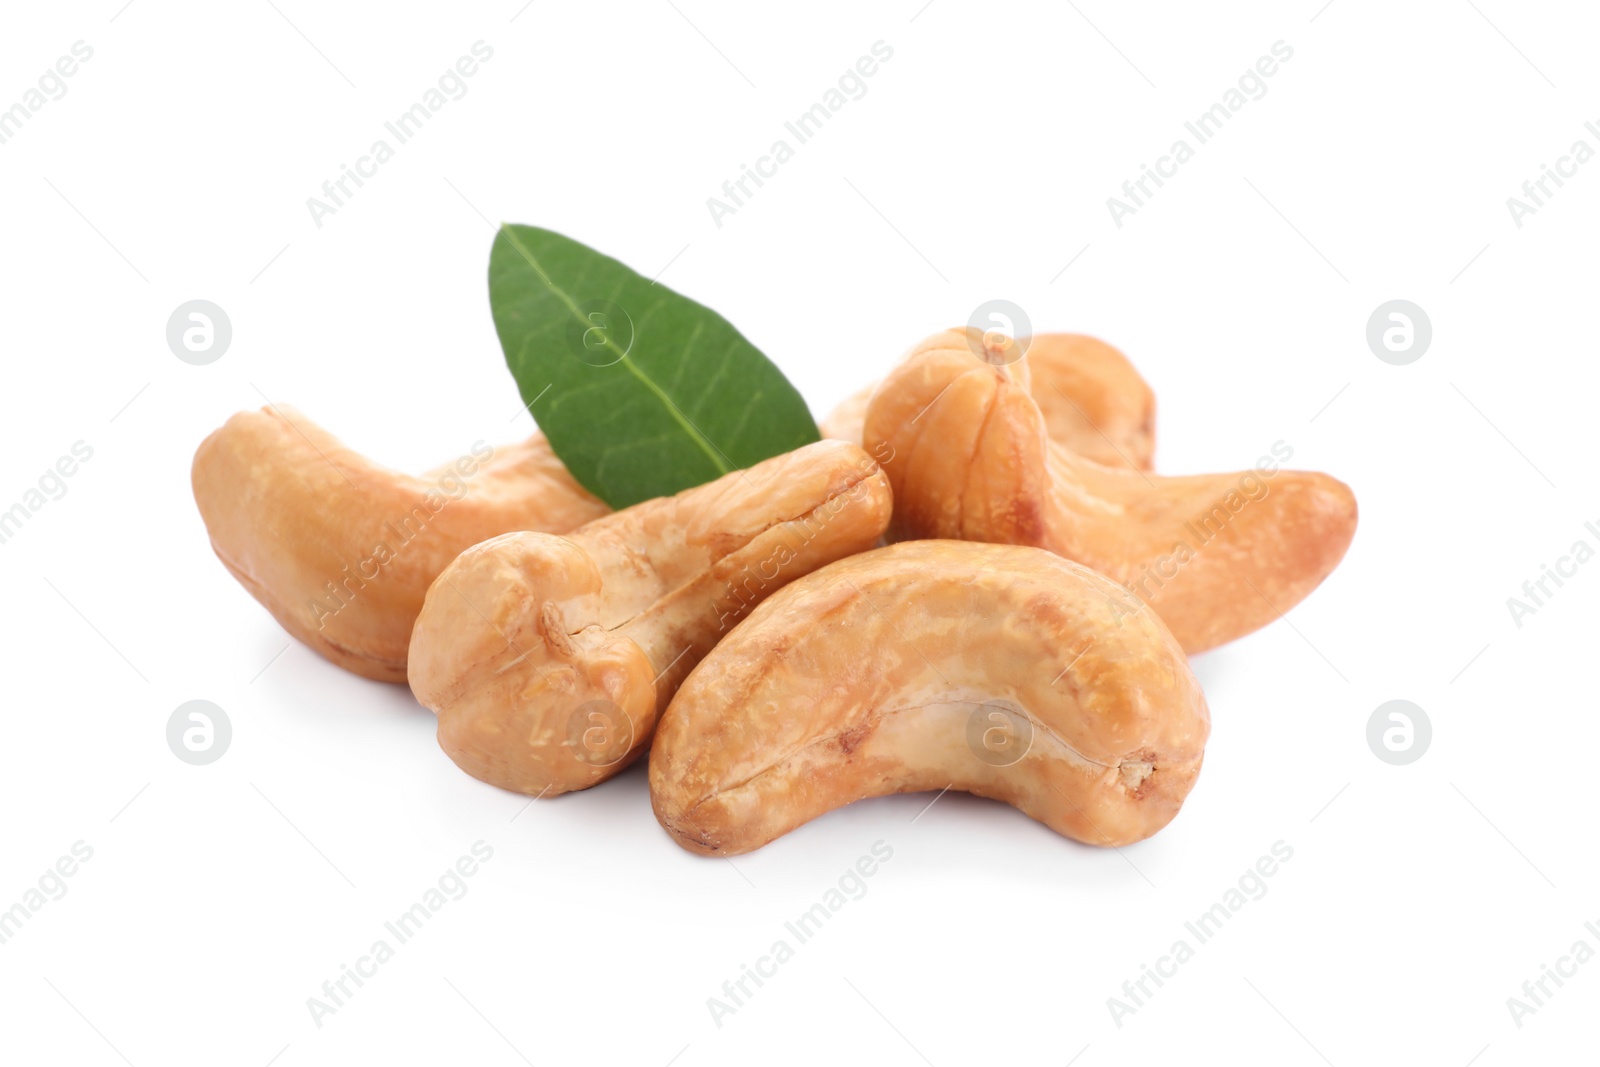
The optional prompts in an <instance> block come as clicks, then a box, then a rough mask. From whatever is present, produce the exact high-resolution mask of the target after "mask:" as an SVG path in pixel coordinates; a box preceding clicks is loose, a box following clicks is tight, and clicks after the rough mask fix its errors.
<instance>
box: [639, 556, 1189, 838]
mask: <svg viewBox="0 0 1600 1067" xmlns="http://www.w3.org/2000/svg"><path fill="white" fill-rule="evenodd" d="M1209 728H1210V716H1209V713H1208V711H1207V709H1206V703H1205V697H1204V696H1203V695H1202V693H1201V691H1200V686H1199V684H1198V683H1197V682H1196V681H1195V678H1194V675H1193V674H1191V673H1190V671H1189V666H1188V662H1187V660H1186V659H1185V658H1184V654H1183V650H1182V649H1181V648H1179V647H1178V643H1177V641H1175V640H1174V639H1173V637H1172V634H1171V633H1169V632H1168V630H1167V628H1166V626H1165V625H1163V624H1162V622H1161V621H1160V619H1158V618H1157V617H1156V615H1155V613H1154V612H1152V611H1151V610H1150V609H1149V608H1148V607H1147V606H1145V605H1144V604H1143V603H1142V602H1141V601H1140V600H1139V599H1138V598H1137V597H1135V596H1133V595H1132V594H1130V593H1129V592H1128V591H1127V590H1126V589H1124V588H1122V587H1121V586H1119V585H1117V584H1116V583H1115V582H1112V581H1110V580H1108V579H1106V578H1104V577H1102V576H1101V575H1098V574H1096V573H1094V572H1093V571H1090V570H1088V569H1087V568H1084V567H1081V566H1079V565H1078V564H1075V563H1071V562H1068V561H1067V560H1064V559H1061V558H1060V557H1059V556H1055V555H1052V554H1051V553H1049V552H1045V551H1043V550H1041V549H1037V548H1025V547H1018V546H1009V545H984V544H974V543H970V542H960V541H910V542H906V543H903V544H898V545H893V546H890V547H888V548H882V549H878V550H876V551H873V552H868V553H864V554H862V555H859V556H855V557H852V558H850V559H847V560H843V561H841V562H839V563H835V564H833V565H832V566H829V567H825V568H823V569H822V570H820V571H817V572H816V573H815V574H811V575H808V576H807V577H805V578H802V579H800V580H798V581H796V582H794V583H792V584H790V585H789V586H787V587H786V588H784V589H782V590H780V591H779V592H777V593H776V594H774V595H773V596H771V597H768V598H767V600H766V601H765V602H764V603H763V604H762V605H761V606H760V607H758V608H756V610H755V611H753V612H752V613H751V614H750V617H749V618H748V619H746V620H745V621H744V622H743V623H741V624H740V625H739V627H738V628H737V629H735V630H734V631H733V633H732V634H730V635H729V636H728V637H726V638H724V639H723V640H722V642H721V643H720V644H718V645H717V647H716V648H715V649H714V650H713V651H712V652H711V654H710V655H708V656H707V657H706V658H705V659H704V660H702V661H701V663H700V666H699V667H697V668H696V669H695V671H694V673H693V674H692V675H690V676H689V678H688V680H687V681H686V682H685V683H684V684H683V686H682V687H681V688H680V689H679V690H678V695H677V696H676V697H675V698H674V699H673V701H672V704H671V706H670V707H669V708H668V709H667V712H666V715H665V716H664V717H663V719H662V722H661V725H660V728H659V730H658V732H657V735H656V741H655V747H654V748H653V749H652V751H651V754H650V799H651V803H652V805H653V806H654V808H655V812H656V818H657V819H658V820H660V822H661V825H662V826H664V827H665V828H666V829H667V832H668V833H670V834H671V835H672V836H673V838H674V839H675V840H677V842H678V843H679V844H680V845H682V846H683V847H684V848H686V849H688V850H689V851H691V852H698V853H704V854H710V855H734V854H737V853H741V852H748V851H750V850H751V849H754V848H759V847H760V846H761V845H764V844H766V843H767V842H769V841H772V840H773V839H774V838H777V837H779V836H781V835H783V834H785V833H788V832H789V831H790V830H792V829H794V828H795V827H797V826H799V825H801V824H802V823H805V822H807V821H808V820H810V819H814V818H816V817H817V816H818V815H821V814H823V813H824V812H828V811H832V810H833V809H835V808H838V807H842V806H843V805H845V804H849V803H851V802H852V801H855V800H860V799H862V798H865V797H875V796H883V795H885V794H889V793H905V792H917V791H922V790H939V789H944V788H946V787H949V788H952V789H959V790H965V791H966V792H969V793H976V794H978V795H980V796H986V797H993V798H995V799H997V800H1003V801H1005V802H1006V803H1008V804H1011V805H1013V806H1014V807H1016V808H1019V809H1020V810H1021V811H1023V812H1024V813H1025V814H1027V815H1029V816H1032V817H1033V818H1035V819H1038V820H1039V821H1040V822H1042V823H1044V824H1045V825H1047V826H1049V827H1050V828H1051V829H1053V830H1055V831H1057V832H1058V833H1062V834H1065V835H1067V836H1068V837H1072V838H1076V839H1077V840H1079V841H1084V842H1088V843H1091V844H1096V845H1125V844H1128V843H1130V842H1133V841H1138V840H1140V839H1142V838H1145V837H1148V836H1150V835H1151V834H1153V833H1155V832H1156V831H1157V830H1159V829H1161V828H1162V827H1163V826H1165V825H1166V824H1167V823H1168V822H1169V821H1171V819H1172V818H1173V816H1174V815H1176V814H1177V812H1178V808H1179V807H1180V806H1181V805H1182V803H1183V800H1184V797H1185V796H1187V795H1188V793H1189V789H1190V787H1191V786H1192V785H1193V784H1194V781H1195V778H1196V776H1197V775H1198V774H1199V771H1200V761H1201V756H1202V752H1203V749H1204V746H1205V741H1206V735H1207V732H1208V730H1209Z"/></svg>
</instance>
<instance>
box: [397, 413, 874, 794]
mask: <svg viewBox="0 0 1600 1067" xmlns="http://www.w3.org/2000/svg"><path fill="white" fill-rule="evenodd" d="M891 510H892V502H891V499H890V495H889V486H888V480H887V478H885V477H884V474H883V472H882V471H881V470H879V469H878V466H877V464H876V463H874V462H873V460H872V459H871V458H870V457H868V456H867V454H866V453H865V452H863V451H861V449H859V448H857V447H856V446H855V445H851V444H847V443H845V442H843V441H819V442H817V443H816V444H812V445H807V446H806V447H804V448H801V449H798V450H796V451H794V452H790V453H788V454H786V455H782V456H777V457H775V458H773V459H769V460H767V461H765V462H763V463H758V464H756V465H755V466H753V467H751V468H750V469H749V470H746V471H735V472H734V473H732V474H728V475H725V476H723V477H722V478H720V479H718V480H717V481H714V482H712V483H710V484H709V485H703V486H700V487H698V488H694V489H688V490H685V491H684V492H682V493H679V494H678V495H677V496H673V497H664V498H659V499H656V500H649V501H645V502H644V503H642V504H637V505H635V506H633V507H631V508H627V509H625V510H623V511H619V512H616V513H615V514H612V515H608V516H606V517H605V518H603V519H599V520H597V521H595V522H592V523H590V524H588V525H587V526H584V527H581V528H580V529H578V530H576V531H575V532H573V533H571V534H568V535H567V536H565V537H556V536H552V535H548V534H535V533H514V534H506V535H504V536H501V537H496V538H494V539H492V540H490V541H487V542H485V543H484V544H481V545H477V546H475V547H473V548H470V549H468V550H467V551H466V552H464V553H462V555H461V556H460V558H459V559H457V560H456V561H455V562H454V563H452V564H450V566H448V567H447V568H445V570H444V573H442V574H441V575H440V576H439V580H438V581H436V582H435V583H434V584H433V587H432V588H431V589H430V590H429V591H428V596H427V600H426V602H425V603H424V605H423V608H422V614H421V615H420V617H419V618H418V619H417V625H416V630H415V632H414V633H413V635H412V638H411V688H412V690H413V691H414V692H415V693H416V696H417V699H418V700H420V701H421V702H422V703H423V704H425V705H427V706H428V707H429V708H432V709H433V710H434V711H436V712H438V714H439V744H440V747H442V748H443V749H444V750H445V752H446V753H448V754H449V756H450V758H451V759H452V760H454V761H455V762H456V764H457V765H458V766H459V767H461V769H462V770H464V771H466V772H467V773H468V774H470V775H472V776H473V777H475V778H480V779H482V780H483V781H485V782H489V783H491V784H493V785H497V786H500V787H502V788H504V789H510V790H513V791H516V792H520V793H528V794H532V795H537V796H546V795H549V796H554V795H556V794H558V793H564V792H567V791H569V790H573V789H584V788H587V787H588V786H591V785H594V784H595V783H597V782H600V781H603V780H605V779H606V778H609V777H611V776H612V775H613V774H616V773H617V772H618V771H620V770H621V769H622V768H624V767H626V766H627V765H628V764H629V763H631V762H632V761H633V760H634V759H635V758H637V757H638V756H639V755H640V754H641V753H642V752H644V750H645V749H646V748H647V747H648V746H649V743H650V738H651V735H652V733H653V732H654V729H655V724H656V719H657V716H658V715H659V713H660V711H661V709H664V708H665V707H666V705H667V702H668V701H669V700H670V699H671V698H672V694H673V693H674V692H676V690H677V688H678V685H679V683H680V682H681V681H682V680H683V679H684V677H686V676H687V675H688V673H689V671H690V670H691V669H692V668H693V667H694V665H695V664H696V663H698V662H699V661H700V659H701V657H703V656H704V655H705V654H706V652H707V651H709V650H710V649H711V647H712V645H714V644H715V643H716V642H717V640H718V639H719V638H721V637H722V636H723V635H724V634H726V633H727V632H728V631H729V630H730V629H731V628H732V627H733V625H734V624H735V623H736V622H737V621H738V620H739V619H740V618H742V617H743V616H744V615H745V614H746V613H747V612H748V611H749V610H750V608H751V607H753V606H754V605H755V604H757V603H758V602H760V601H761V600H762V599H763V598H764V597H766V596H767V595H769V594H770V593H772V592H773V591H774V590H776V589H778V588H779V587H780V586H782V585H784V584H785V583H787V582H789V581H791V580H793V579H794V578H797V577H799V576H800V575H803V574H807V573H809V572H810V571H813V570H815V569H816V568H818V567H820V566H822V565H824V564H827V563H831V562H833V561H834V560H836V559H840V558H842V557H844V556H848V555H850V554H852V553H855V552H860V551H863V550H865V549H867V548H870V547H871V546H872V545H873V543H874V542H875V541H876V540H877V539H878V537H879V535H881V534H882V533H883V530H884V528H885V526H886V525H887V524H888V521H889V515H890V512H891Z"/></svg>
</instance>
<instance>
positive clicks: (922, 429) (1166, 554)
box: [865, 330, 1356, 653]
mask: <svg viewBox="0 0 1600 1067" xmlns="http://www.w3.org/2000/svg"><path fill="white" fill-rule="evenodd" d="M989 338H990V340H989V343H990V345H991V350H990V351H989V352H988V355H989V357H990V359H992V361H993V362H985V361H984V360H981V359H979V358H978V357H977V356H975V355H974V354H973V351H974V350H973V348H972V347H969V341H972V340H973V334H972V333H970V332H968V331H965V330H950V331H946V332H945V333H942V334H938V335H936V336H934V337H932V338H930V339H928V340H927V341H924V342H923V343H922V344H921V345H919V346H917V348H916V349H915V350H914V354H913V355H912V356H911V358H910V359H908V360H907V361H906V362H904V363H902V364H901V365H900V366H899V367H897V368H896V369H895V371H894V372H893V373H892V374H890V376H889V377H888V378H886V379H885V380H884V383H883V385H882V386H881V387H880V388H879V390H878V391H877V392H876V393H875V394H873V399H872V404H871V407H870V408H869V410H868V412H867V421H866V427H865V440H866V445H867V447H868V448H869V449H870V450H872V451H873V452H874V454H876V455H881V456H884V457H886V459H885V463H884V470H885V471H886V472H887V473H888V475H889V479H890V481H891V482H892V483H893V485H894V494H895V516H894V521H893V523H892V526H891V529H890V540H898V539H905V538H914V537H955V538H961V539H963V540H971V541H993V542H997V543H1001V544H1019V545H1037V546H1040V547H1043V548H1048V549H1050V550H1051V551H1052V552H1056V553H1058V554H1060V555H1062V556H1065V557H1066V558H1067V559H1071V560H1076V561H1077V562H1079V563H1082V564H1084V565H1085V566H1088V567H1091V568H1093V569H1094V570H1097V571H1099V572H1101V573H1102V574H1105V575H1108V576H1109V577H1111V578H1114V579H1115V580H1117V581H1119V582H1121V583H1123V584H1124V585H1126V586H1128V587H1129V588H1131V589H1133V590H1134V591H1135V592H1137V593H1138V594H1139V595H1140V596H1141V597H1143V598H1144V599H1145V600H1147V601H1148V602H1149V603H1150V605H1151V606H1152V607H1154V608H1155V609H1156V611H1158V612H1159V613H1160V614H1161V618H1162V619H1163V620H1164V621H1165V622H1166V624H1167V625H1168V626H1169V627H1170V628H1171V630H1172V632H1173V634H1174V635H1176V636H1177V638H1178V641H1179V642H1180V643H1181V644H1182V645H1183V647H1184V649H1185V650H1186V651H1188V652H1191V653H1193V652H1200V651H1203V650H1205V649H1208V648H1213V647H1215V646H1217V645H1220V644H1223V643H1225V642H1227V641H1232V640H1233V639H1235V638H1237V637H1242V636H1243V635H1245V634H1247V633H1249V632H1251V631H1252V630H1255V629H1258V628H1260V627H1261V626H1264V625H1266V624H1267V623H1269V622H1271V621H1272V620H1273V619H1275V618H1277V617H1278V615H1279V614H1280V613H1281V612H1284V611H1288V610H1289V609H1290V608H1291V607H1293V606H1294V605H1295V604H1297V603H1299V602H1300V601H1301V600H1302V599H1304V598H1305V597H1306V596H1307V595H1308V594H1309V593H1310V592H1311V591H1312V590H1313V589H1315V588H1316V587H1317V585H1318V584H1319V583H1320V582H1321V581H1322V580H1323V579H1324V578H1325V577H1327V575H1328V574H1329V572H1331V571H1332V570H1333V568H1334V567H1335V566H1336V565H1337V564H1338V563H1339V560H1340V559H1342V558H1343V556H1344V553H1345V549H1346V548H1348V547H1349V545H1350V539H1351V538H1352V537H1353V536H1354V534H1355V528H1356V501H1355V497H1354V495H1352V494H1351V492H1350V489H1349V487H1348V486H1346V485H1345V484H1344V483H1343V482H1340V481H1337V480H1335V479H1333V478H1330V477H1328V476H1327V475H1325V474H1314V473H1304V472H1299V471H1280V470H1278V469H1277V466H1276V463H1275V462H1274V463H1272V464H1267V465H1265V466H1260V467H1258V468H1257V469H1256V470H1251V471H1245V472H1242V473H1236V474H1210V475H1199V476H1193V477H1179V478H1171V477H1162V476H1161V475H1156V474H1144V473H1142V472H1138V471H1129V470H1115V469H1112V468H1109V467H1103V466H1101V465H1100V464H1098V463H1094V462H1091V461H1089V460H1086V459H1083V458H1082V457H1080V456H1077V455H1074V454H1073V453H1072V452H1071V451H1070V450H1069V449H1066V448H1063V447H1062V446H1060V445H1059V444H1056V443H1055V442H1053V441H1051V440H1050V439H1049V438H1048V437H1047V436H1046V434H1045V431H1044V420H1043V416H1042V415H1041V414H1040V412H1039V406H1038V405H1037V404H1036V403H1034V401H1033V399H1032V397H1031V396H1030V395H1029V392H1028V388H1027V381H1028V374H1029V367H1028V360H1026V359H1023V360H1015V359H1014V357H1015V354H1016V353H1015V349H1014V348H1013V347H1011V346H1012V345H1014V342H1010V341H1009V340H1006V339H1004V338H998V337H997V336H996V335H992V334H991V335H989ZM975 343H976V344H978V346H979V347H980V349H981V347H982V344H983V342H982V340H981V337H980V339H979V340H977V341H976V342H975Z"/></svg>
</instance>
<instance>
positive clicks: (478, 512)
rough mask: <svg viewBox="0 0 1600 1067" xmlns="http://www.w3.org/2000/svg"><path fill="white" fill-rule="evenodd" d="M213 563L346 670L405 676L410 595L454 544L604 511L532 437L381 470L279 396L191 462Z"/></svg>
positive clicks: (221, 433) (554, 526) (457, 547)
mask: <svg viewBox="0 0 1600 1067" xmlns="http://www.w3.org/2000/svg"><path fill="white" fill-rule="evenodd" d="M191 479H192V482H193V485H194V499H195V503H196V504H198V505H199V507H200V516H201V518H202V519H204V520H205V524H206V530H207V531H208V532H209V533H210V535H211V547H212V548H213V549H214V550H215V551H216V553H217V557H218V558H219V559H221V560H222V563H223V566H225V567H227V568H228V570H229V572H231V573H232V574H233V576H234V577H235V578H237V579H238V580H239V583H240V584H241V585H243V586H244V587H245V589H247V590H249V592H250V595H251V596H253V597H255V598H256V599H257V600H258V601H260V602H261V604H262V606H263V607H265V608H266V609H267V610H268V611H270V612H271V613H272V616H273V618H275V619H277V620H278V622H279V624H280V625H282V626H283V628H284V629H285V630H288V631H289V633H290V634H291V635H292V636H294V637H295V638H297V639H299V640H300V641H303V642H304V643H305V644H307V645H309V646H311V647H312V648H313V649H315V650H316V651H317V652H319V653H321V654H322V655H323V656H326V657H327V658H328V659H330V660H332V661H333V662H334V663H337V664H338V665H339V666H341V667H344V668H345V669H346V670H350V671H354V672H355V673H356V674H359V675H362V676H364V677H367V678H373V679H376V680H378V681H381V682H403V681H405V680H406V646H407V645H408V644H409V643H410V641H411V624H412V623H413V622H415V621H416V618H417V612H418V611H420V610H421V609H422V597H423V595H424V594H425V593H426V592H427V591H428V586H429V584H430V583H432V581H433V580H434V578H436V577H438V575H439V572H440V571H442V570H444V567H445V564H447V563H449V562H450V561H451V560H452V559H454V558H455V557H456V556H457V555H458V554H459V553H460V552H461V551H462V550H463V549H465V548H467V547H469V546H471V545H474V544H477V543H478V542H479V541H482V540H484V539H485V538H488V537H493V536H494V535H495V534H501V533H505V532H506V531H507V530H552V531H556V532H565V531H567V530H570V529H572V528H573V527H575V526H578V525H580V524H582V523H585V522H588V521H589V520H590V519H593V518H597V517H599V516H601V515H604V514H605V513H606V511H607V510H608V509H607V508H606V506H605V505H604V504H602V503H601V502H600V501H598V500H596V499H595V498H594V497H592V496H590V495H589V494H588V493H586V492H585V491H584V490H583V488H582V487H581V486H579V485H578V483H577V482H575V481H573V479H572V476H571V475H570V474H568V473H567V469H566V467H564V466H562V464H561V461H560V460H559V459H557V458H556V456H555V453H554V452H552V451H551V450H550V446H549V445H548V444H546V443H545V439H544V437H543V436H542V435H539V434H535V435H534V436H533V437H531V438H529V439H528V440H527V441H525V442H523V443H522V444H518V445H511V446H507V447H502V448H500V449H491V448H489V447H488V446H484V445H481V443H480V446H479V448H478V449H477V450H475V451H474V452H473V453H472V454H470V455H467V456H463V457H462V458H461V459H459V460H457V461H456V462H455V463H454V464H451V465H447V466H445V467H442V468H440V469H439V470H437V471H435V472H433V473H431V474H425V475H423V476H421V477H412V476H411V475H408V474H401V473H399V472H398V471H392V470H389V469H387V468H385V467H380V466H378V465H377V464H375V463H373V462H371V461H370V460H368V459H366V458H364V457H362V456H360V455H357V454H356V453H355V452H352V451H351V450H350V449H348V448H346V447H345V446H344V445H343V444H341V443H340V442H339V441H338V440H337V439H336V438H335V437H334V436H333V435H332V434H329V433H328V432H327V431H326V430H323V429H321V428H320V427H318V426H316V425H315V424H313V423H312V422H311V421H310V420H308V419H306V418H305V416H303V415H301V414H299V413H298V412H296V411H294V409H292V408H285V407H282V406H279V405H274V406H273V407H269V408H263V409H262V410H260V411H244V412H240V413H239V414H237V415H235V416H233V418H231V419H229V420H228V421H227V423H226V424H225V425H224V426H223V427H222V428H221V429H220V430H217V431H216V432H215V433H213V434H212V435H211V436H210V437H207V438H206V439H205V441H203V442H202V443H201V445H200V448H199V450H198V451H197V452H196V453H195V456H194V468H193V470H192V472H191Z"/></svg>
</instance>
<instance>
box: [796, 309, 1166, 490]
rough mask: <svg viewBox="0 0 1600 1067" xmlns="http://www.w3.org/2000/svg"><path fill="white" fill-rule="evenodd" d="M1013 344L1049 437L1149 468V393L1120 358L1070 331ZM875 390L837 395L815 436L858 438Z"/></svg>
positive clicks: (1121, 463) (1098, 457) (1152, 414)
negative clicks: (1022, 356) (1022, 357)
mask: <svg viewBox="0 0 1600 1067" xmlns="http://www.w3.org/2000/svg"><path fill="white" fill-rule="evenodd" d="M1018 345H1019V347H1021V348H1023V349H1025V350H1026V351H1027V353H1028V356H1027V358H1028V363H1029V365H1030V367H1031V369H1032V377H1033V384H1032V394H1033V399H1034V401H1035V402H1036V403H1037V404H1038V405H1039V410H1040V411H1041V412H1043V413H1044V422H1045V430H1046V432H1047V433H1049V435H1050V439H1051V440H1052V441H1055V442H1056V443H1058V444H1061V445H1064V446H1066V447H1067V448H1070V449H1071V450H1072V451H1074V452H1076V453H1077V454H1078V455H1080V456H1083V457H1084V458H1086V459H1092V460H1094V461H1095V462H1096V463H1103V464H1105V465H1106V466H1108V467H1131V468H1133V469H1135V470H1144V471H1147V470H1149V469H1150V465H1151V460H1152V457H1153V456H1154V455H1155V418H1156V398H1155V394H1154V393H1153V392H1151V391H1150V386H1149V385H1148V384H1147V383H1146V382H1145V380H1144V379H1143V378H1142V377H1140V375H1139V372H1138V371H1137V370H1135V369H1134V367H1133V364H1132V363H1130V362H1129V361H1128V357H1127V356H1124V355H1123V354H1122V353H1121V352H1119V351H1117V350H1116V349H1115V348H1112V347H1111V346H1110V345H1108V344H1106V343H1105V342H1104V341H1101V340H1098V339H1096V338H1093V337H1087V336H1085V335H1083V334H1076V333H1042V334H1038V335H1037V336H1035V337H1033V338H1031V339H1028V340H1023V341H1019V342H1018ZM915 354H916V350H915V349H914V350H913V351H912V353H911V355H915ZM876 388H877V386H876V385H869V386H867V387H866V388H865V389H863V390H861V391H860V392H858V393H856V394H855V395H853V396H851V397H848V398H847V399H846V400H844V401H843V402H842V403H841V404H840V405H839V406H838V407H837V408H835V409H834V410H833V414H831V415H829V416H828V417H827V418H826V419H825V420H823V422H822V426H821V429H822V436H824V437H833V438H837V439H838V440H841V441H851V442H854V443H855V444H860V443H861V429H862V424H863V423H864V422H865V421H866V418H867V402H868V401H869V400H871V399H872V391H873V390H874V389H876Z"/></svg>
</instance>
